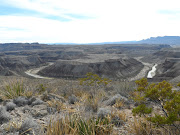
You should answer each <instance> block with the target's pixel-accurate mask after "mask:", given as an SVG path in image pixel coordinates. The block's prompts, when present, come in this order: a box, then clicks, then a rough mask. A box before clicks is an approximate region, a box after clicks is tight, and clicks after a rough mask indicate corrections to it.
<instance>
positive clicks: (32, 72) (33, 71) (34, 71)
mask: <svg viewBox="0 0 180 135" xmlns="http://www.w3.org/2000/svg"><path fill="white" fill-rule="evenodd" d="M51 65H53V63H49V64H48V65H46V66H42V67H39V68H34V69H30V70H28V71H26V72H25V73H26V74H27V75H29V76H32V77H34V78H39V79H52V78H49V77H45V76H40V75H37V73H38V72H39V71H40V70H42V69H44V68H46V67H48V66H51ZM144 65H145V67H144V68H143V69H142V71H141V72H140V73H139V74H138V75H137V76H136V77H134V78H131V79H130V81H133V80H137V79H139V78H142V77H143V76H144V75H145V72H146V71H147V70H148V69H149V68H148V67H149V65H148V63H144ZM147 65H148V66H147ZM156 67H157V64H155V65H154V66H153V67H152V69H151V70H150V71H149V72H148V75H147V78H153V77H154V76H155V75H156Z"/></svg>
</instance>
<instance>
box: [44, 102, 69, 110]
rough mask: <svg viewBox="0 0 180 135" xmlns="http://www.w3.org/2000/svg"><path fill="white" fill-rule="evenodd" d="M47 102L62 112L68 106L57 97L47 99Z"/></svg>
mask: <svg viewBox="0 0 180 135" xmlns="http://www.w3.org/2000/svg"><path fill="white" fill-rule="evenodd" d="M47 104H48V106H49V107H53V108H56V111H58V112H60V111H62V110H64V109H65V108H66V106H65V105H64V103H62V102H61V101H58V100H55V99H52V100H49V101H47Z"/></svg>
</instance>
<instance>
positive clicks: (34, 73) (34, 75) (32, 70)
mask: <svg viewBox="0 0 180 135" xmlns="http://www.w3.org/2000/svg"><path fill="white" fill-rule="evenodd" d="M51 65H53V63H49V64H48V65H47V66H42V67H39V68H33V69H30V70H28V71H26V72H25V73H26V74H27V75H29V76H32V77H34V78H38V79H52V78H49V77H44V76H40V75H37V73H38V72H39V71H40V70H42V69H44V68H46V67H48V66H51Z"/></svg>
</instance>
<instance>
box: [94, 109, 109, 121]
mask: <svg viewBox="0 0 180 135" xmlns="http://www.w3.org/2000/svg"><path fill="white" fill-rule="evenodd" d="M110 114H111V110H110V109H108V108H99V110H98V112H97V115H98V118H102V119H103V118H104V117H106V116H108V115H110Z"/></svg>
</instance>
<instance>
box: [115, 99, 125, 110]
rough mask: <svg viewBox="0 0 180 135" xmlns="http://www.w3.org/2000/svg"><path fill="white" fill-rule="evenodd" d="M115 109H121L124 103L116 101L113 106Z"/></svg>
mask: <svg viewBox="0 0 180 135" xmlns="http://www.w3.org/2000/svg"><path fill="white" fill-rule="evenodd" d="M113 106H114V107H115V108H118V109H121V108H122V107H123V106H124V101H123V100H120V99H118V100H116V103H115V104H114V105H113Z"/></svg>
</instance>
